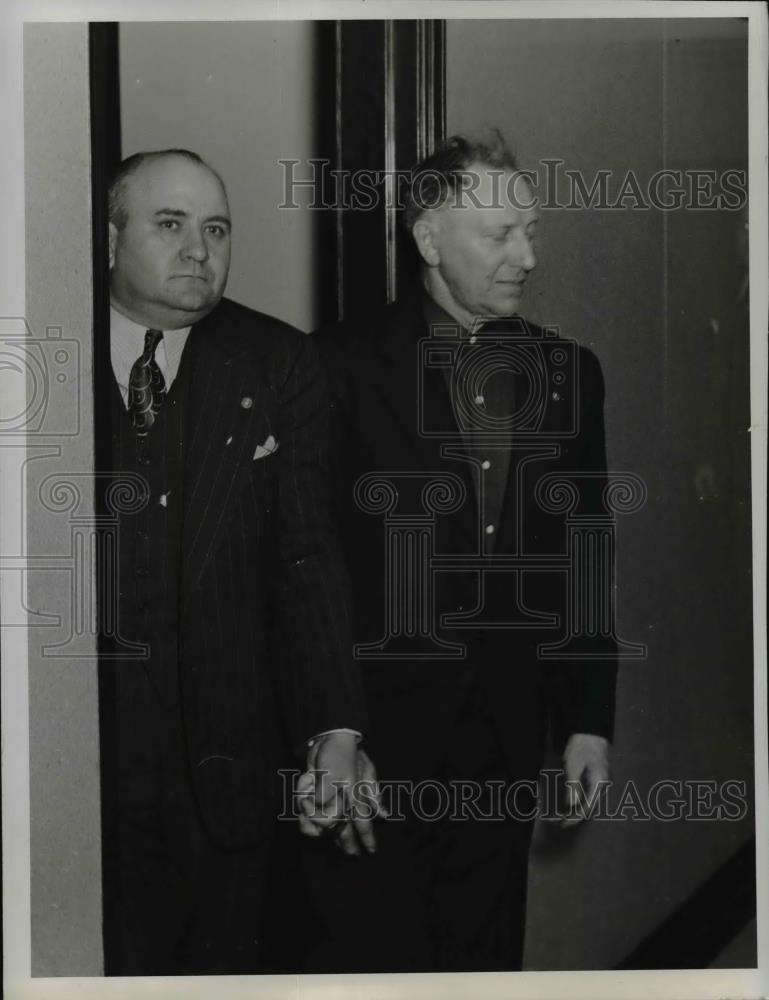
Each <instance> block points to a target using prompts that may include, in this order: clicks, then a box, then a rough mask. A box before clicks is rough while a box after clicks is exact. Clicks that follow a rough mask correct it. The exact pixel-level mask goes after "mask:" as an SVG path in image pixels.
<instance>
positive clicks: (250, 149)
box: [120, 21, 315, 330]
mask: <svg viewBox="0 0 769 1000" xmlns="http://www.w3.org/2000/svg"><path fill="white" fill-rule="evenodd" d="M312 42H313V27H312V23H311V22H302V21H294V22H291V21H283V22H277V21H262V22H259V21H251V22H237V21H233V22H221V23H211V22H209V23H203V22H201V23H186V24H185V23H177V24H163V23H151V24H150V23H142V22H136V23H125V24H121V26H120V88H121V110H122V130H123V155H124V156H129V155H130V154H131V153H135V152H138V151H139V150H146V149H163V148H168V147H172V146H177V147H178V146H181V147H184V148H187V149H192V150H194V151H195V152H197V153H199V154H200V155H201V156H202V157H203V158H204V159H206V160H208V161H209V162H210V163H211V164H212V165H213V166H214V167H215V168H216V169H217V170H218V171H219V173H220V174H221V175H222V177H223V179H224V181H225V183H226V185H227V189H228V192H229V197H230V208H231V211H232V217H233V222H234V229H233V260H232V270H231V272H230V281H229V285H228V287H227V295H228V296H229V297H230V298H233V299H236V300H237V301H239V302H242V303H244V304H245V305H248V306H251V307H252V308H254V309H260V310H261V311H263V312H267V313H271V314H272V315H274V316H278V317H279V318H280V319H283V320H286V321H287V322H289V323H293V324H294V325H295V326H297V327H299V328H300V329H302V330H310V329H312V328H313V327H314V326H315V311H314V302H313V294H312V281H311V277H312V274H313V253H314V249H313V236H312V217H311V213H309V212H308V211H306V210H298V211H288V210H280V209H278V207H277V206H278V205H280V204H281V202H282V201H283V169H282V167H280V165H279V163H278V160H279V159H287V158H293V159H297V160H302V161H304V160H306V159H307V158H309V157H310V156H312V140H313V125H312V122H313V85H312V83H313V52H312ZM297 176H300V175H299V174H297ZM297 202H298V203H299V204H302V201H301V199H297Z"/></svg>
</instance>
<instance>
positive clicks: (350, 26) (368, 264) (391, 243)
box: [320, 20, 446, 320]
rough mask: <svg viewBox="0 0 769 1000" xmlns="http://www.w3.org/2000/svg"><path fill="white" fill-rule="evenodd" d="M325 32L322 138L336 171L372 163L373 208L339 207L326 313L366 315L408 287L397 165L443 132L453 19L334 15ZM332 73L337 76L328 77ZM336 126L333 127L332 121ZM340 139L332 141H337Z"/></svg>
mask: <svg viewBox="0 0 769 1000" xmlns="http://www.w3.org/2000/svg"><path fill="white" fill-rule="evenodd" d="M330 28H332V29H333V34H332V31H331V30H329V31H327V33H326V36H325V43H324V49H325V58H324V59H322V60H321V63H320V65H321V66H322V65H324V64H325V65H326V66H327V67H329V66H331V65H333V77H332V81H329V80H328V77H327V87H326V93H327V95H328V96H329V97H330V96H331V94H330V91H331V86H333V107H334V116H333V122H331V123H330V124H331V130H332V132H333V134H332V135H331V134H328V133H327V135H326V137H325V140H324V141H323V142H322V143H321V145H322V146H324V156H328V159H329V160H330V161H331V162H332V163H333V168H334V170H335V171H337V172H338V173H337V175H336V176H337V177H342V176H344V177H345V178H350V177H352V176H354V175H356V174H358V175H360V173H361V172H363V171H366V172H369V173H370V174H372V173H376V174H379V175H380V176H381V177H382V180H381V181H380V182H379V183H377V184H376V185H375V187H376V192H377V196H378V197H377V199H376V203H375V205H374V207H372V208H365V209H364V208H359V207H358V208H356V207H349V205H345V204H344V203H342V204H337V205H336V206H335V208H334V225H333V233H331V232H330V227H329V229H328V230H327V236H329V237H330V238H331V239H332V241H333V246H334V248H335V253H334V256H333V260H334V273H333V275H331V274H330V273H329V271H328V270H326V274H325V279H324V280H325V281H326V282H329V281H330V282H331V284H332V285H333V288H334V290H335V295H334V301H333V302H330V301H329V300H328V298H327V299H326V300H325V302H326V304H325V309H324V311H325V313H326V315H325V316H324V319H326V320H331V319H337V318H344V317H351V316H356V315H361V314H364V313H365V312H366V310H369V309H371V308H377V307H379V306H381V305H384V304H385V303H387V302H391V301H393V299H394V298H395V297H396V296H397V295H400V294H403V293H404V292H405V291H407V290H408V289H409V288H410V287H411V286H412V285H413V282H414V280H415V274H416V268H415V266H414V264H415V262H414V260H413V257H412V247H411V243H410V238H407V236H406V234H405V233H404V232H403V231H402V229H401V227H400V226H399V216H398V204H399V192H398V182H397V172H402V171H403V172H405V171H408V170H410V169H411V167H413V166H414V164H415V163H416V162H418V161H419V160H421V159H422V158H423V157H425V156H427V155H428V154H429V153H431V152H432V150H433V149H434V148H435V145H436V144H437V143H439V142H441V141H442V140H443V138H444V137H445V132H446V111H445V107H446V105H445V93H446V84H445V79H446V73H445V67H446V41H445V38H446V29H445V22H444V21H440V20H409V21H404V20H390V21H336V22H334V23H333V24H332V25H330ZM329 82H330V83H331V85H330V86H329ZM331 130H330V131H331ZM332 143H333V149H332V148H330V147H331V144H332Z"/></svg>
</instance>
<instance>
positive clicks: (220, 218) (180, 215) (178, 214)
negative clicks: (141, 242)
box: [155, 208, 232, 229]
mask: <svg viewBox="0 0 769 1000" xmlns="http://www.w3.org/2000/svg"><path fill="white" fill-rule="evenodd" d="M159 215H170V216H171V217H172V218H175V219H186V218H187V216H188V215H189V212H185V211H184V209H182V208H159V209H158V210H157V212H155V216H156V217H157V216H159ZM209 222H218V223H220V224H221V223H223V224H224V225H225V226H227V228H228V229H232V220H231V219H230V218H229V217H228V216H226V215H211V216H209V218H207V219H206V224H207V223H209Z"/></svg>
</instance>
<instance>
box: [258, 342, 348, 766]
mask: <svg viewBox="0 0 769 1000" xmlns="http://www.w3.org/2000/svg"><path fill="white" fill-rule="evenodd" d="M279 392H280V412H281V426H280V436H279V439H278V440H279V452H278V455H279V456H280V459H281V462H280V471H279V475H280V481H279V486H278V503H279V512H278V536H279V537H278V538H277V540H276V551H277V573H278V580H277V588H276V592H277V607H276V615H277V624H278V640H279V642H280V649H281V657H280V659H281V663H282V669H281V674H280V682H279V683H280V688H281V697H282V700H283V705H284V711H285V716H286V719H287V723H288V732H289V738H290V740H291V744H292V746H293V747H294V749H295V751H296V752H297V753H298V754H301V753H303V752H304V749H305V748H306V742H307V740H308V739H310V738H311V737H313V736H315V735H317V734H318V733H322V732H326V731H329V730H333V729H343V728H344V729H353V730H357V731H359V732H364V731H365V728H366V724H365V717H364V708H363V696H362V688H361V683H360V677H359V673H358V668H357V665H356V664H355V662H354V660H353V656H352V625H351V600H350V588H349V580H348V575H347V571H346V568H345V566H344V562H343V557H342V552H341V548H340V544H339V540H338V537H337V533H336V530H335V527H334V519H333V516H332V510H331V504H330V494H331V482H330V479H331V470H332V459H331V455H330V444H329V403H328V394H327V389H326V382H325V378H324V375H323V373H322V371H321V367H320V364H319V361H318V355H317V351H316V348H315V345H314V344H313V342H312V337H307V336H301V337H300V338H299V346H298V348H297V350H296V352H295V353H294V355H293V357H292V358H291V361H290V363H289V365H288V373H287V376H286V379H285V382H284V383H283V385H282V387H280V389H279ZM276 457H277V456H276Z"/></svg>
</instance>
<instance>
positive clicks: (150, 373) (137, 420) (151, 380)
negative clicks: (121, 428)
mask: <svg viewBox="0 0 769 1000" xmlns="http://www.w3.org/2000/svg"><path fill="white" fill-rule="evenodd" d="M162 336H163V331H162V330H147V333H146V334H145V337H144V351H143V353H142V355H141V357H140V358H137V359H136V361H134V364H133V367H132V368H131V377H130V378H129V380H128V412H129V413H130V415H131V423H132V424H133V428H134V430H135V431H136V433H137V434H138V436H139V437H144V436H145V435H146V434H147V433H148V431H149V429H150V427H152V425H153V424H154V422H155V417H156V416H157V414H158V410H159V409H160V407H161V406H162V405H163V400H164V399H165V398H166V382H165V379H164V378H163V373H162V372H161V370H160V368H159V367H158V363H157V361H155V349H156V347H157V346H158V344H159V343H160V340H161V338H162Z"/></svg>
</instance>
